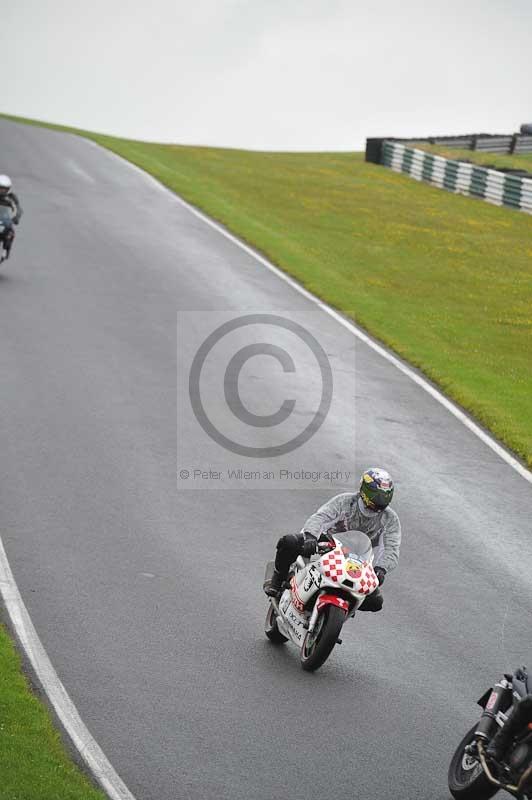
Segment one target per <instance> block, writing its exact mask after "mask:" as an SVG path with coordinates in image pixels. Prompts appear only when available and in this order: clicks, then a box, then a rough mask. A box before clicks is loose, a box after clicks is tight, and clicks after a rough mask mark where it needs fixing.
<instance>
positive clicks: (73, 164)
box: [65, 158, 96, 183]
mask: <svg viewBox="0 0 532 800" xmlns="http://www.w3.org/2000/svg"><path fill="white" fill-rule="evenodd" d="M65 163H66V165H67V166H68V167H70V171H71V172H73V173H74V174H75V175H79V177H80V178H83V180H84V181H85V182H86V183H96V181H95V180H94V178H93V177H92V175H89V173H88V172H85V170H84V169H82V168H81V167H80V165H79V164H77V163H76V162H75V161H74V160H73V159H71V158H68V159H67V160H66V162H65Z"/></svg>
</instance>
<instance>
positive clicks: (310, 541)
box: [301, 536, 318, 558]
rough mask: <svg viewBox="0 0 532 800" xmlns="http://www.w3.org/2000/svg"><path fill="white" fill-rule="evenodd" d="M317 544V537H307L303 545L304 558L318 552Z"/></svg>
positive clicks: (302, 553)
mask: <svg viewBox="0 0 532 800" xmlns="http://www.w3.org/2000/svg"><path fill="white" fill-rule="evenodd" d="M317 546H318V542H317V541H316V539H314V537H310V536H309V537H308V538H307V539H305V541H304V542H303V544H302V545H301V555H302V556H303V557H304V558H310V557H311V556H313V555H314V553H315V552H316V549H317Z"/></svg>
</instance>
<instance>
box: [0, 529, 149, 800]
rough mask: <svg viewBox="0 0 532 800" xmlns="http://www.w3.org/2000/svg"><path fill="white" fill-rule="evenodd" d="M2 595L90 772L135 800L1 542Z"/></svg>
mask: <svg viewBox="0 0 532 800" xmlns="http://www.w3.org/2000/svg"><path fill="white" fill-rule="evenodd" d="M0 592H1V594H2V598H3V601H4V604H5V607H6V609H7V612H8V614H9V617H10V619H11V623H12V625H13V627H14V629H15V632H16V635H17V637H18V639H19V642H20V646H21V647H22V649H23V651H24V653H25V654H26V656H27V658H28V659H29V662H30V664H31V666H32V668H33V669H34V671H35V674H36V676H37V679H38V681H39V683H40V684H41V686H42V688H43V690H44V692H45V693H46V696H47V697H48V700H49V702H50V704H51V706H52V708H53V709H54V711H55V713H56V715H57V717H58V719H59V721H60V723H61V725H62V726H63V727H64V729H65V731H66V733H67V735H68V736H69V738H70V740H71V742H72V744H73V745H74V747H75V748H76V750H77V751H78V753H79V755H80V756H81V758H82V759H83V761H84V762H85V764H86V765H87V767H88V769H89V771H90V773H91V774H92V775H93V776H94V778H95V779H96V781H97V782H98V783H99V785H100V786H101V788H102V789H103V790H104V792H106V794H107V795H108V797H109V798H111V800H135V798H134V796H133V795H132V794H131V792H130V791H129V789H128V788H127V786H126V785H125V783H124V782H123V781H122V779H121V778H120V776H119V775H118V774H117V773H116V772H115V770H114V768H113V767H112V765H111V763H110V762H109V761H108V759H107V757H106V755H105V753H104V752H103V750H102V749H101V748H100V746H99V745H98V743H97V742H96V741H95V739H94V738H93V737H92V735H91V734H90V732H89V730H88V729H87V727H86V726H85V724H84V722H83V721H82V719H81V717H80V715H79V713H78V711H77V709H76V706H75V705H74V703H73V702H72V700H71V699H70V697H69V695H68V692H67V691H66V689H65V687H64V686H63V684H62V683H61V681H60V679H59V676H58V675H57V673H56V671H55V669H54V668H53V666H52V663H51V661H50V659H49V658H48V655H47V653H46V650H45V649H44V646H43V644H42V642H41V640H40V639H39V636H38V634H37V631H36V630H35V627H34V625H33V623H32V621H31V618H30V615H29V613H28V610H27V608H26V606H25V605H24V601H23V600H22V597H21V595H20V592H19V590H18V587H17V584H16V581H15V578H14V576H13V573H12V571H11V567H10V566H9V562H8V559H7V554H6V551H5V548H4V545H3V543H2V540H1V539H0Z"/></svg>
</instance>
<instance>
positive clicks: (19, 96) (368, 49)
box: [0, 0, 532, 150]
mask: <svg viewBox="0 0 532 800" xmlns="http://www.w3.org/2000/svg"><path fill="white" fill-rule="evenodd" d="M2 5H3V9H2V16H1V20H2V22H1V27H0V44H1V52H2V63H3V64H4V70H3V76H2V78H3V79H2V88H1V90H0V97H1V100H0V110H2V111H5V112H9V113H13V114H19V115H22V116H29V117H35V118H39V119H44V120H49V121H52V122H60V123H65V124H70V125H76V126H79V127H82V128H88V129H92V130H97V131H103V132H106V133H115V134H118V135H121V136H128V137H131V138H139V139H152V140H159V141H172V142H179V143H184V144H212V145H222V146H230V147H249V148H256V149H276V150H279V149H287V150H298V149H304V150H334V149H342V150H354V149H362V147H363V143H364V140H365V137H366V136H378V135H381V134H385V135H386V134H387V135H395V136H418V135H419V136H421V135H430V134H435V133H439V134H449V133H467V132H474V131H488V132H512V131H514V130H516V129H517V127H518V126H519V125H520V124H521V123H522V122H532V79H531V76H532V0H443V2H431V0H428V1H427V2H418V0H404V2H401V0H381V2H376V3H374V4H371V5H370V3H369V2H359V0H351V2H349V0H187V2H183V1H182V0H146V1H145V2H142V3H140V2H138V0H127V2H126V0H90V1H89V2H86V1H85V0H83V2H81V0H18V1H15V2H8V1H7V0H5V2H4V3H3V4H2Z"/></svg>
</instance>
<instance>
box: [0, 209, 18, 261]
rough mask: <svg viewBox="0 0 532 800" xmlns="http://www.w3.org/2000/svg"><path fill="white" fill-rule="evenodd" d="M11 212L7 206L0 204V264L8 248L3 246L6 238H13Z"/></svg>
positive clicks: (5, 256) (6, 254)
mask: <svg viewBox="0 0 532 800" xmlns="http://www.w3.org/2000/svg"><path fill="white" fill-rule="evenodd" d="M14 236H15V231H14V229H13V212H12V210H11V209H10V208H8V207H7V206H0V264H1V263H2V262H3V261H5V260H6V258H7V256H8V250H7V248H6V246H5V242H6V238H8V237H10V238H14Z"/></svg>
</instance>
